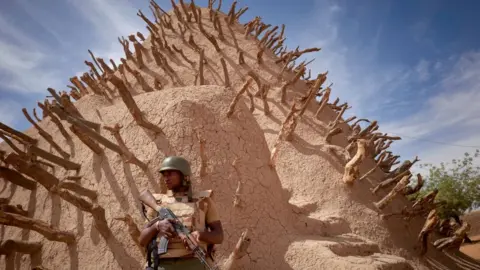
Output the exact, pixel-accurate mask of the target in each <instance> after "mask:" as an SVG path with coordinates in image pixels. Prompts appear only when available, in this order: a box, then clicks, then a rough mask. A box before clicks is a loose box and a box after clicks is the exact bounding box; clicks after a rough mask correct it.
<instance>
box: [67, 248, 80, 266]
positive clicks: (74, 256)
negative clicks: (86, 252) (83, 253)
mask: <svg viewBox="0 0 480 270" xmlns="http://www.w3.org/2000/svg"><path fill="white" fill-rule="evenodd" d="M68 254H69V255H70V270H78V248H77V243H76V242H74V243H73V244H71V245H69V246H68Z"/></svg>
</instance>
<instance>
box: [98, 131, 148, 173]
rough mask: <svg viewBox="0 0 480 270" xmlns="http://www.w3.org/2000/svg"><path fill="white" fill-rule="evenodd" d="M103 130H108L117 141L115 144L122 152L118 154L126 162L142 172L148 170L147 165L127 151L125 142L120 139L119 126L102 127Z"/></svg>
mask: <svg viewBox="0 0 480 270" xmlns="http://www.w3.org/2000/svg"><path fill="white" fill-rule="evenodd" d="M103 128H104V129H105V130H108V131H109V132H110V133H111V134H112V136H113V137H114V138H115V139H116V140H117V143H118V145H119V147H120V149H121V150H122V152H121V153H119V154H120V155H121V156H122V157H123V158H124V159H125V161H126V162H128V163H132V164H135V165H137V166H138V167H140V168H141V169H142V170H144V171H146V170H147V169H148V166H147V164H145V163H144V162H142V161H140V160H139V159H138V158H137V157H135V155H134V154H133V153H132V152H131V151H130V150H128V147H127V145H126V144H125V142H124V141H123V139H122V136H121V135H120V129H121V128H122V126H120V125H119V124H115V126H113V127H109V126H104V127H103Z"/></svg>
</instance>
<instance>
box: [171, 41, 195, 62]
mask: <svg viewBox="0 0 480 270" xmlns="http://www.w3.org/2000/svg"><path fill="white" fill-rule="evenodd" d="M172 48H173V50H174V51H176V52H177V53H179V54H180V55H181V56H182V57H183V59H185V61H187V62H188V63H189V64H190V65H191V66H192V67H194V66H195V62H194V61H191V60H189V59H188V58H187V56H185V54H184V53H183V50H182V49H178V48H177V47H175V45H172Z"/></svg>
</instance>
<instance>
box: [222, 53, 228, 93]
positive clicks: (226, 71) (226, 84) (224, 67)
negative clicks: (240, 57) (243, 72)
mask: <svg viewBox="0 0 480 270" xmlns="http://www.w3.org/2000/svg"><path fill="white" fill-rule="evenodd" d="M220 62H221V63H222V68H223V76H224V77H225V86H227V87H229V86H230V78H229V76H228V69H227V64H226V63H225V59H223V57H221V58H220Z"/></svg>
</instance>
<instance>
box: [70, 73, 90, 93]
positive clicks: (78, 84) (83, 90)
mask: <svg viewBox="0 0 480 270" xmlns="http://www.w3.org/2000/svg"><path fill="white" fill-rule="evenodd" d="M69 80H70V82H71V83H72V84H73V85H75V87H77V88H78V90H80V93H82V96H86V95H88V94H89V92H88V90H87V88H85V86H84V85H83V84H82V82H80V80H79V79H78V77H77V76H74V77H71V78H70V79H69Z"/></svg>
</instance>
